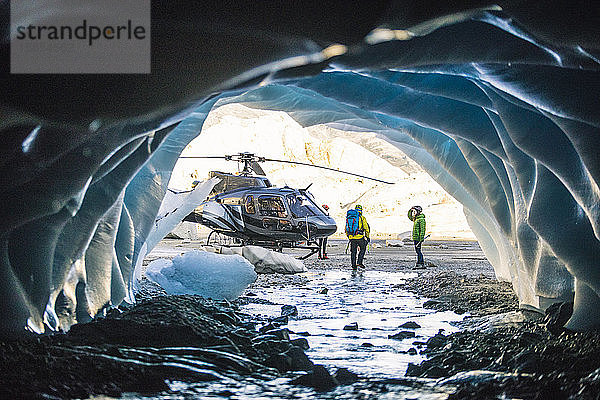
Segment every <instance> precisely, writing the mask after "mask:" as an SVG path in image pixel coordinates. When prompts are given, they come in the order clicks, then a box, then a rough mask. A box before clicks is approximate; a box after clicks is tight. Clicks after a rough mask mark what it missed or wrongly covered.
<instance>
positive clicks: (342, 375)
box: [333, 368, 359, 385]
mask: <svg viewBox="0 0 600 400" xmlns="http://www.w3.org/2000/svg"><path fill="white" fill-rule="evenodd" d="M333 377H334V378H335V379H336V380H337V381H338V382H339V383H340V384H342V385H347V384H350V383H354V382H357V381H358V380H359V377H358V375H356V374H355V373H354V372H352V371H350V370H349V369H348V368H338V369H337V371H335V373H334V374H333Z"/></svg>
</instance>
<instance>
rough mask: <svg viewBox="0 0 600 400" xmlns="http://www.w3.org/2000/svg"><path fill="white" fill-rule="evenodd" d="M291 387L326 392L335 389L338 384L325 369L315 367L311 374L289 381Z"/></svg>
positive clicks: (319, 366)
mask: <svg viewBox="0 0 600 400" xmlns="http://www.w3.org/2000/svg"><path fill="white" fill-rule="evenodd" d="M290 383H291V384H293V385H302V386H310V387H313V388H315V389H316V390H319V391H327V390H331V389H333V388H335V387H336V386H337V385H338V384H339V382H338V381H337V380H336V379H335V378H334V377H333V376H331V374H330V373H329V371H328V370H327V368H325V367H324V366H322V365H315V366H314V368H313V370H312V372H309V373H308V374H306V375H302V376H299V377H298V378H296V379H293V380H292V381H290Z"/></svg>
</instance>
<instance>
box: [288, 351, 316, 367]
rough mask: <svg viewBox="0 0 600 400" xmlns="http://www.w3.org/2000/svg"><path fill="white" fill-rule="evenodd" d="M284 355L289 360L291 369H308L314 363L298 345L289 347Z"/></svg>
mask: <svg viewBox="0 0 600 400" xmlns="http://www.w3.org/2000/svg"><path fill="white" fill-rule="evenodd" d="M285 355H286V356H288V357H289V358H290V360H291V363H290V370H291V371H310V370H312V369H313V367H314V365H315V364H314V363H313V362H312V361H310V359H309V358H308V356H307V355H306V354H305V353H304V350H303V349H301V348H300V347H298V346H292V347H290V349H289V350H288V351H286V352H285Z"/></svg>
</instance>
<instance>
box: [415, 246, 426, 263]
mask: <svg viewBox="0 0 600 400" xmlns="http://www.w3.org/2000/svg"><path fill="white" fill-rule="evenodd" d="M414 242H415V251H416V252H417V264H421V265H425V261H423V253H422V252H421V245H422V244H423V242H421V241H419V240H415V241H414Z"/></svg>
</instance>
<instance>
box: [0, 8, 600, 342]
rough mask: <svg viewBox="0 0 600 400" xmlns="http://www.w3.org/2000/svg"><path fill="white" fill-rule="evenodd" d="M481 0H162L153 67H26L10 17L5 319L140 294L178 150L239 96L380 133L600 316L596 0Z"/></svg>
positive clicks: (22, 321) (542, 286)
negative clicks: (487, 1) (82, 71)
mask: <svg viewBox="0 0 600 400" xmlns="http://www.w3.org/2000/svg"><path fill="white" fill-rule="evenodd" d="M480 5H481V4H480V2H476V1H465V2H460V4H459V6H457V5H453V6H451V5H450V4H448V3H447V2H435V1H434V2H428V3H427V4H426V5H425V4H424V5H420V4H418V2H406V3H404V2H400V3H396V2H388V1H371V2H364V4H359V5H356V6H354V7H347V4H346V3H345V2H342V1H341V0H336V1H332V2H316V1H315V2H313V1H307V2H289V3H288V7H287V8H285V9H284V10H283V11H284V12H281V10H274V9H273V8H271V7H270V6H269V5H268V4H267V2H253V3H248V4H246V3H243V2H242V3H240V4H236V5H232V4H230V3H219V4H217V3H215V4H213V5H212V6H211V7H200V6H198V7H190V5H189V3H187V2H183V1H179V0H173V1H169V2H160V1H153V2H152V7H153V13H152V16H153V17H152V18H153V20H152V24H153V25H152V44H153V48H152V51H153V53H152V71H153V72H152V73H151V74H148V75H128V76H124V75H16V74H12V75H11V74H10V73H9V66H8V60H9V50H10V43H9V38H10V34H8V33H7V32H5V30H7V29H8V24H2V29H3V31H2V33H3V35H2V36H1V37H0V49H1V51H2V57H0V60H2V61H1V62H2V68H1V72H0V73H2V79H0V93H2V97H1V99H0V116H1V118H0V130H1V131H2V132H1V133H2V137H3V144H2V147H1V149H0V181H1V184H2V191H1V192H0V201H1V204H2V205H3V207H2V208H1V209H0V282H1V288H2V296H0V321H1V322H0V336H2V337H7V336H18V335H20V334H22V332H23V331H24V328H25V327H28V328H29V329H31V330H33V331H36V332H41V331H43V330H44V329H46V328H49V329H58V328H63V329H64V328H66V327H68V326H69V325H70V324H72V323H73V322H75V321H85V320H89V318H92V317H94V315H96V314H97V313H101V312H102V311H103V310H104V309H106V308H107V307H111V306H115V305H118V304H119V303H120V302H121V301H123V300H124V299H125V300H130V301H131V300H132V298H131V292H132V290H134V288H133V283H134V275H135V266H136V265H137V264H138V263H139V262H140V259H141V258H143V256H144V254H145V253H146V252H147V251H148V249H149V247H151V244H152V242H154V241H156V236H155V237H151V235H153V234H152V231H153V226H154V224H155V220H156V217H157V215H158V214H159V211H160V206H161V203H162V200H163V198H164V197H165V194H166V193H167V183H168V181H169V178H170V174H171V171H172V169H173V166H174V164H175V162H176V159H177V157H178V156H179V154H180V153H181V151H182V150H183V149H184V148H185V146H186V145H187V143H189V142H190V141H191V140H192V139H193V138H194V137H195V136H197V135H198V134H199V133H200V131H201V129H202V124H203V122H204V120H205V118H206V116H207V115H208V113H209V112H210V111H211V110H212V109H213V108H215V107H219V106H222V105H225V104H230V103H242V104H244V105H245V106H247V107H254V108H261V109H269V110H280V111H285V112H287V113H289V115H290V116H291V117H292V118H294V119H295V120H296V121H298V122H299V123H300V124H301V125H303V126H310V125H315V124H326V125H329V126H331V127H333V128H337V129H342V130H349V131H353V132H375V133H377V135H378V136H379V137H380V138H382V139H384V140H387V141H389V142H390V143H391V144H393V145H395V146H397V147H398V148H400V149H401V150H402V151H404V152H405V153H406V154H407V155H409V156H410V157H411V158H412V159H413V160H415V161H416V162H418V163H419V164H420V165H421V166H422V167H423V168H424V169H425V170H426V171H427V172H428V173H429V174H430V175H431V176H432V177H433V178H434V179H435V180H436V181H437V182H438V183H439V184H440V185H441V186H442V187H443V188H444V189H445V190H446V191H447V192H448V193H449V194H451V195H452V196H453V197H455V198H456V199H457V200H458V201H460V202H461V203H462V204H463V206H464V211H465V215H466V217H467V219H468V221H469V223H470V226H471V228H472V230H473V232H474V233H475V234H476V236H477V237H478V240H479V242H480V244H481V247H482V248H483V249H484V251H485V253H486V255H487V257H488V258H489V260H490V262H491V263H492V264H493V266H494V268H495V270H496V274H497V276H498V278H499V279H504V280H508V281H511V282H512V284H513V287H514V289H515V292H516V293H517V294H518V296H519V300H520V302H521V304H522V306H523V307H530V308H534V309H541V310H543V309H544V308H546V307H547V306H548V305H549V304H551V303H553V302H556V301H563V300H570V299H573V296H574V302H575V303H574V304H575V306H574V313H573V317H572V318H571V320H570V321H569V322H568V324H567V326H568V327H569V328H572V329H576V330H585V329H589V328H591V327H593V326H597V325H600V315H599V314H598V311H597V310H598V304H599V303H600V268H599V261H600V242H599V239H600V209H599V208H600V188H599V187H598V177H599V176H600V163H599V158H598V157H597V153H598V149H599V148H600V146H599V145H600V132H599V129H600V117H599V116H600V114H599V112H598V110H600V95H599V94H600V75H599V74H600V65H599V64H600V32H599V30H598V26H600V24H599V23H598V22H599V20H600V18H599V16H598V10H597V7H596V8H593V7H592V8H590V7H589V4H588V3H587V2H583V1H572V2H562V1H558V0H556V1H550V2H540V3H539V4H538V3H535V4H533V3H532V4H525V3H523V2H502V1H501V2H498V3H497V4H496V5H495V6H493V7H480ZM8 7H9V3H8V2H3V3H2V4H0V8H1V9H2V11H3V15H4V16H6V15H8V13H9V12H8ZM63 11H64V10H63ZM38 12H40V15H41V14H43V13H44V12H52V10H41V9H40V10H38ZM374 28H379V29H378V30H376V31H373V29H374ZM371 31H372V34H371V35H369V36H367V35H368V34H369V32H371ZM365 37H367V38H368V40H363V39H364V38H365ZM334 44H339V45H336V46H332V45H334Z"/></svg>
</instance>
